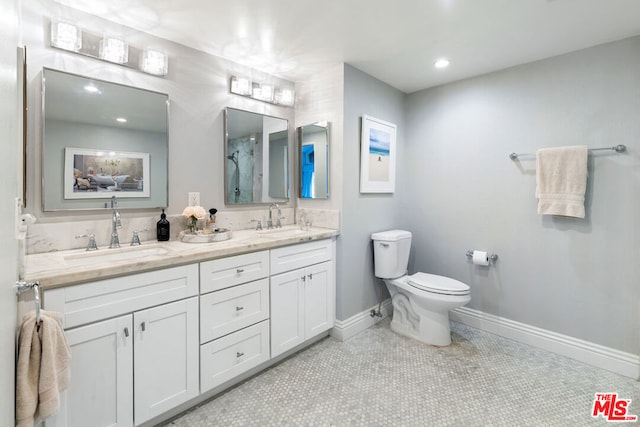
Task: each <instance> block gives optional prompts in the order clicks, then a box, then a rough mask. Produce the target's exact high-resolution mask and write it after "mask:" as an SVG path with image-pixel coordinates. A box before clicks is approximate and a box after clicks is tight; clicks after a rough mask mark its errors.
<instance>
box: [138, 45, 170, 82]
mask: <svg viewBox="0 0 640 427" xmlns="http://www.w3.org/2000/svg"><path fill="white" fill-rule="evenodd" d="M140 69H141V70H142V71H144V72H145V73H148V74H153V75H155V76H166V75H167V73H168V72H169V59H168V58H167V55H165V54H164V53H163V52H160V51H158V50H153V49H145V50H144V51H143V52H142V58H141V60H140Z"/></svg>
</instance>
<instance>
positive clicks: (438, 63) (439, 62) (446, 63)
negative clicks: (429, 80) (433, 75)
mask: <svg viewBox="0 0 640 427" xmlns="http://www.w3.org/2000/svg"><path fill="white" fill-rule="evenodd" d="M449 64H451V62H450V61H449V60H448V59H447V58H440V59H438V60H437V61H436V62H434V64H433V66H434V67H436V68H438V69H442V68H447V67H448V66H449Z"/></svg>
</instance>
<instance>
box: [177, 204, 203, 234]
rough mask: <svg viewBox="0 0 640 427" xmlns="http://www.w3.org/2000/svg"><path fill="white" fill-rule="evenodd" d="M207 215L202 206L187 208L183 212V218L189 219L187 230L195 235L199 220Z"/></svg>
mask: <svg viewBox="0 0 640 427" xmlns="http://www.w3.org/2000/svg"><path fill="white" fill-rule="evenodd" d="M206 215H207V213H206V211H205V210H204V208H203V207H202V206H187V207H186V208H184V210H183V211H182V216H183V217H185V218H187V228H189V232H190V233H195V232H196V230H197V228H198V227H197V223H198V220H199V219H203V218H204V217H205V216H206Z"/></svg>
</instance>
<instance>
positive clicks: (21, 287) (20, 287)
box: [16, 280, 40, 327]
mask: <svg viewBox="0 0 640 427" xmlns="http://www.w3.org/2000/svg"><path fill="white" fill-rule="evenodd" d="M30 289H33V293H34V297H35V298H34V303H35V305H36V325H37V326H38V327H40V282H38V281H37V280H36V281H35V282H23V281H18V282H16V294H21V293H23V292H26V291H28V290H30Z"/></svg>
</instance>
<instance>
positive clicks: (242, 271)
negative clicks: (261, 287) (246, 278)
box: [236, 268, 244, 274]
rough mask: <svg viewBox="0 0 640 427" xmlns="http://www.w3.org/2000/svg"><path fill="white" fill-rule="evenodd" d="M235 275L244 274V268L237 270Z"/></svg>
mask: <svg viewBox="0 0 640 427" xmlns="http://www.w3.org/2000/svg"><path fill="white" fill-rule="evenodd" d="M236 273H238V274H240V273H244V268H238V269H237V270H236Z"/></svg>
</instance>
